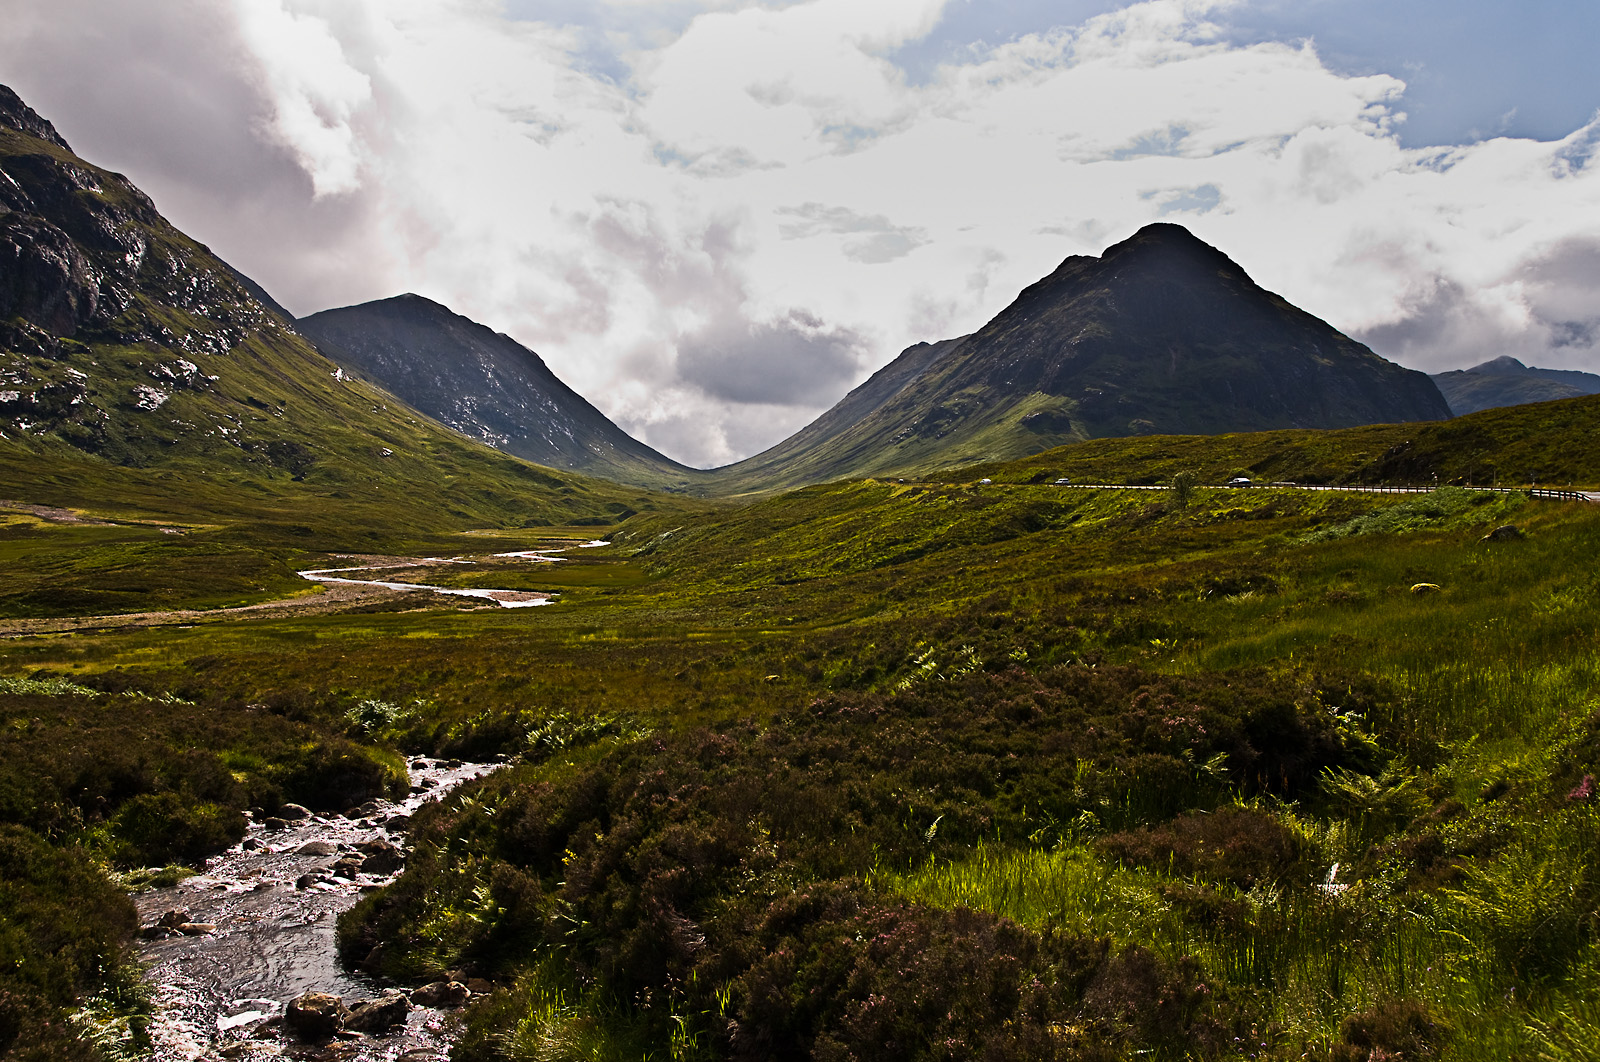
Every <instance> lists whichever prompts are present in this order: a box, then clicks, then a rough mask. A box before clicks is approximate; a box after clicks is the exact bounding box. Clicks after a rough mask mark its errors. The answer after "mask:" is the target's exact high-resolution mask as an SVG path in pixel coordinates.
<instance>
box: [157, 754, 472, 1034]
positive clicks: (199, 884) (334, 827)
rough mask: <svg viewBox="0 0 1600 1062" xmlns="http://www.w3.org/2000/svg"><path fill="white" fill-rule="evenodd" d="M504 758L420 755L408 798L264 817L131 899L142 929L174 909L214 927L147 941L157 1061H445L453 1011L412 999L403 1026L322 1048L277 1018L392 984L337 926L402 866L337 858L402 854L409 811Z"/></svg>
mask: <svg viewBox="0 0 1600 1062" xmlns="http://www.w3.org/2000/svg"><path fill="white" fill-rule="evenodd" d="M496 766H497V765H495V764H474V763H460V762H459V761H453V760H452V761H441V760H413V761H412V771H411V780H412V792H411V794H410V795H409V796H408V797H407V798H406V799H405V800H404V801H402V802H400V803H398V804H394V803H390V802H389V801H386V800H377V801H373V802H371V803H370V804H364V805H362V808H361V810H362V811H363V812H366V814H362V815H361V816H360V817H357V818H347V817H344V816H339V815H331V816H327V817H324V816H320V815H311V816H308V817H306V818H304V819H302V820H299V821H294V822H288V823H284V822H283V820H281V819H271V820H268V819H266V818H265V817H264V816H262V817H260V819H259V821H253V822H252V823H251V824H250V827H249V831H248V832H247V834H246V836H245V838H244V840H243V841H242V842H241V843H240V844H238V845H235V846H234V847H233V848H231V849H229V850H228V851H227V852H225V853H223V854H222V855H220V856H217V857H215V858H214V859H211V860H210V861H209V862H207V864H206V869H205V871H204V872H203V873H201V874H199V875H197V876H195V877H192V878H187V879H185V880H184V881H182V882H180V883H179V884H178V885H177V886H176V887H174V888H168V889H154V890H151V891H149V892H145V893H141V894H138V895H136V896H135V897H134V902H135V904H136V905H137V906H138V909H139V917H140V923H141V924H142V925H145V926H147V927H149V926H154V925H156V924H157V923H159V922H160V921H161V920H162V918H163V916H164V915H168V916H169V917H168V921H169V922H171V921H174V920H175V919H174V918H172V917H171V915H170V914H169V913H171V912H181V919H180V920H181V921H183V922H185V923H190V924H191V927H192V925H193V924H194V923H201V924H205V925H209V926H214V927H215V928H214V929H212V930H210V931H209V932H205V931H200V932H198V933H197V935H192V936H191V935H182V934H178V933H174V935H172V936H169V937H167V938H166V939H161V940H144V941H142V942H141V945H140V950H141V952H142V954H143V957H144V959H145V961H146V962H147V963H148V964H149V968H148V970H147V973H146V979H147V981H148V982H149V984H150V985H151V987H152V988H153V989H154V994H155V1000H156V1012H155V1015H154V1018H153V1019H152V1021H151V1025H150V1035H151V1039H152V1040H153V1041H154V1045H155V1051H154V1057H155V1058H156V1059H159V1060H160V1062H223V1060H238V1059H267V1058H285V1057H287V1058H314V1059H339V1060H341V1062H344V1060H351V1062H436V1060H443V1059H445V1058H446V1057H447V1054H448V1050H449V1043H450V1037H449V1020H448V1014H447V1013H446V1012H443V1011H440V1010H435V1009H432V1008H428V1007H420V1006H419V1007H415V1008H414V1009H413V1010H412V1011H411V1013H410V1015H409V1017H408V1018H407V1021H406V1023H405V1025H403V1026H398V1027H396V1028H394V1029H392V1030H391V1031H389V1032H387V1033H382V1034H374V1035H370V1036H363V1035H361V1034H356V1033H341V1034H339V1038H337V1039H335V1040H334V1041H333V1043H332V1044H329V1045H326V1046H320V1047H319V1046H313V1045H306V1044H296V1043H294V1042H292V1041H290V1040H286V1039H285V1038H284V1037H283V1034H282V1032H281V1030H280V1028H279V1023H278V1022H277V1021H276V1019H277V1018H278V1017H279V1016H280V1015H282V1013H283V1010H284V1004H285V1003H287V1002H288V1001H289V1000H290V999H293V998H294V997H296V996H298V995H300V994H301V993H303V992H307V991H315V992H327V993H330V994H333V995H337V996H342V997H344V999H345V1002H346V1003H351V1002H353V1001H355V1000H359V999H373V998H377V997H378V996H380V995H381V994H382V991H383V988H384V987H385V986H384V985H382V984H380V983H379V982H378V981H376V980H374V979H372V978H368V977H365V976H363V975H361V974H359V973H350V972H348V971H346V970H344V969H343V968H342V967H341V966H340V965H339V961H338V956H337V955H336V954H335V948H334V931H335V923H336V921H337V920H338V917H339V914H340V913H341V912H343V911H345V910H347V909H348V908H350V907H351V906H353V905H354V904H355V902H356V900H357V899H358V898H359V897H360V896H361V894H362V893H363V892H368V891H371V890H374V889H376V888H378V887H380V886H381V885H383V884H384V883H386V882H388V881H390V880H392V879H393V878H394V876H395V874H396V873H397V871H393V870H391V871H390V872H388V873H384V874H369V873H361V872H357V871H356V870H354V869H353V868H351V867H349V866H347V867H345V868H343V869H340V868H337V867H333V868H330V864H332V863H334V861H335V860H337V859H339V858H341V857H345V856H349V855H352V854H358V852H359V849H358V846H360V845H362V844H368V843H370V842H373V841H376V840H379V839H383V840H386V841H389V842H391V843H392V844H394V845H396V846H397V847H400V848H402V849H403V848H404V837H405V835H404V834H403V833H402V832H401V830H402V829H403V827H404V826H405V825H406V823H407V821H408V820H409V816H410V815H411V814H412V813H413V812H415V811H416V810H417V809H418V808H420V807H421V806H422V805H423V804H424V803H426V802H428V801H431V800H437V799H438V798H439V796H440V794H443V793H445V792H448V791H449V790H450V789H451V788H453V787H454V786H457V785H459V784H461V783H462V782H465V781H468V780H470V779H473V778H477V777H480V776H482V775H483V774H486V773H488V772H489V771H491V770H494V769H495V767H496ZM351 814H356V812H352V813H351ZM369 847H370V845H369ZM307 875H310V876H311V878H312V879H320V880H307ZM297 883H298V884H297ZM147 932H150V933H158V932H159V931H158V930H148V931H147Z"/></svg>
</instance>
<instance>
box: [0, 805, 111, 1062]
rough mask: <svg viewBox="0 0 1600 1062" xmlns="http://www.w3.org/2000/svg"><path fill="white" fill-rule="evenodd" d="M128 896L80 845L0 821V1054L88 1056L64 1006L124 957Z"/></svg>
mask: <svg viewBox="0 0 1600 1062" xmlns="http://www.w3.org/2000/svg"><path fill="white" fill-rule="evenodd" d="M136 925H137V918H136V915H135V912H134V909H133V904H132V903H130V902H129V900H128V897H127V896H126V895H125V894H124V893H123V892H122V891H121V890H120V889H118V888H117V887H116V886H114V885H113V884H111V882H109V881H108V880H106V877H105V875H104V874H102V873H101V872H100V871H99V869H98V868H97V867H96V866H95V865H94V863H93V862H91V861H90V860H89V859H88V858H87V857H86V856H85V855H84V854H83V853H82V852H80V851H78V850H76V849H72V848H57V847H55V846H53V845H51V844H49V843H48V842H47V841H45V840H44V839H42V838H40V837H39V836H38V835H36V834H34V833H32V832H30V831H28V830H25V829H22V828H21V827H18V826H4V825H0V1055H3V1056H4V1057H6V1058H8V1059H10V1058H19V1059H24V1058H32V1059H39V1060H46V1059H50V1060H54V1059H62V1060H67V1059H72V1060H76V1059H88V1058H92V1057H93V1055H92V1054H91V1053H90V1052H89V1051H88V1050H87V1049H85V1048H84V1047H83V1046H82V1045H78V1044H76V1042H75V1041H74V1040H73V1039H72V1035H71V1032H70V1026H69V1025H68V1024H67V1022H66V1021H65V1015H64V1010H65V1008H67V1007H70V1006H72V1005H73V1004H74V1003H75V1001H76V1000H78V999H79V998H80V997H82V996H85V995H88V994H90V993H91V992H92V991H93V990H94V989H95V988H97V987H98V986H99V985H101V984H102V983H103V982H104V981H105V980H106V979H107V978H109V977H110V976H111V974H112V973H113V971H114V970H115V969H116V968H117V967H118V966H119V965H120V964H121V963H122V962H123V961H124V960H125V956H126V952H125V948H126V944H127V941H128V940H129V938H130V937H131V935H132V933H133V930H134V928H135V926H136Z"/></svg>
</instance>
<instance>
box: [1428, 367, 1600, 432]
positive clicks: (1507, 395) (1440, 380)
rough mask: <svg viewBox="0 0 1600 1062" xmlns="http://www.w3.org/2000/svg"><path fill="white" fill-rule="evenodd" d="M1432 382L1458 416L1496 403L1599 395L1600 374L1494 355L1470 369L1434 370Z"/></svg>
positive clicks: (1512, 404) (1505, 403) (1488, 407)
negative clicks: (1531, 364)
mask: <svg viewBox="0 0 1600 1062" xmlns="http://www.w3.org/2000/svg"><path fill="white" fill-rule="evenodd" d="M1433 382H1434V383H1435V384H1437V385H1438V387H1439V391H1440V393H1441V394H1443V395H1444V397H1445V401H1447V402H1449V403H1450V410H1451V412H1453V413H1454V414H1455V415H1456V416H1458V417H1460V416H1464V415H1465V414H1468V413H1476V412H1478V411H1479V410H1484V409H1494V408H1497V407H1499V406H1520V405H1526V404H1527V403H1529V402H1550V401H1554V400H1555V399H1558V398H1577V397H1579V396H1580V395H1594V394H1600V376H1596V375H1595V374H1594V373H1590V372H1577V371H1575V370H1572V369H1539V368H1534V367H1532V366H1529V365H1524V364H1522V362H1520V361H1518V360H1517V359H1516V358H1510V357H1500V358H1495V359H1494V360H1492V361H1486V362H1484V363H1483V364H1482V365H1474V366H1473V367H1472V368H1470V369H1458V370H1456V371H1454V372H1441V373H1435V374H1434V376H1433Z"/></svg>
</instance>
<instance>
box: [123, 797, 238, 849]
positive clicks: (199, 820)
mask: <svg viewBox="0 0 1600 1062" xmlns="http://www.w3.org/2000/svg"><path fill="white" fill-rule="evenodd" d="M244 830H245V820H244V816H243V815H241V814H240V813H239V812H238V811H237V810H236V809H233V808H225V807H221V806H219V805H217V804H210V803H196V802H193V801H191V800H189V799H187V798H185V797H182V796H179V795H178V794H177V793H144V794H141V795H139V796H136V797H134V798H133V799H132V800H130V801H128V802H127V803H125V804H123V805H122V807H121V809H120V810H118V812H117V814H116V817H115V818H114V819H112V820H111V835H112V837H113V838H114V841H113V845H112V858H113V859H114V860H115V861H116V862H117V863H119V864H120V865H122V866H128V867H150V866H165V865H167V864H168V863H198V862H202V861H203V860H204V859H205V858H206V857H207V856H209V855H211V854H212V853H213V852H218V851H221V850H222V849H224V848H227V847H228V846H230V845H233V844H236V843H238V841H239V839H240V838H241V837H243V836H244Z"/></svg>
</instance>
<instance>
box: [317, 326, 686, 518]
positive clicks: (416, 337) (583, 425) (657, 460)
mask: <svg viewBox="0 0 1600 1062" xmlns="http://www.w3.org/2000/svg"><path fill="white" fill-rule="evenodd" d="M295 328H296V329H297V330H298V331H299V332H300V334H301V335H304V336H305V337H307V338H308V339H310V340H311V341H312V342H313V343H315V344H316V345H317V346H318V348H320V349H321V350H322V352H323V353H324V354H327V355H328V356H329V357H331V358H333V359H334V360H335V361H337V362H339V363H340V364H341V365H343V366H344V367H345V368H346V369H349V370H351V371H352V372H354V373H357V374H359V375H361V376H364V377H366V378H367V379H370V380H372V381H374V382H376V383H377V384H378V385H379V386H381V387H383V388H385V389H386V390H388V391H390V392H391V393H393V394H395V395H397V396H398V397H399V398H401V399H402V400H404V401H405V402H407V403H409V404H410V405H411V406H413V407H414V408H416V409H419V410H421V411H422V412H423V413H426V414H427V415H428V416H430V417H432V418H434V419H435V420H437V421H439V422H441V423H443V424H447V425H449V426H450V427H452V428H454V429H455V430H456V431H459V432H461V433H462V434H463V435H467V436H470V437H471V438H474V439H478V440H481V441H482V442H484V443H487V444H488V445H490V446H493V447H494V448H495V449H497V450H501V451H503V452H505V453H508V454H515V455H516V456H518V457H521V458H524V459H526V460H528V461H533V462H534V463H536V464H541V465H549V466H551V467H553V468H566V469H572V470H573V471H577V472H582V473H584V474H586V475H591V476H600V477H602V478H605V479H611V480H616V481H618V482H621V483H632V484H636V485H639V486H647V487H655V488H673V489H683V488H684V487H686V486H687V485H688V484H689V483H690V482H691V481H692V480H693V479H695V478H696V477H699V476H702V475H703V473H701V472H700V471H699V470H698V469H692V468H688V467H686V466H684V465H680V464H678V463H677V462H676V461H673V460H672V459H671V458H668V457H665V456H663V455H661V454H659V453H657V452H656V451H655V450H652V449H651V448H650V447H648V446H646V445H645V444H644V443H642V442H639V441H638V440H637V439H635V438H633V437H632V436H631V435H629V434H628V433H627V432H625V431H623V430H622V429H621V428H619V427H617V426H616V425H615V424H613V423H611V421H610V420H608V419H607V418H606V416H605V414H603V413H601V412H600V411H599V410H598V409H596V408H595V407H594V406H593V405H591V404H590V403H589V402H588V401H587V400H586V399H584V398H583V396H581V395H579V394H578V393H577V392H576V391H574V390H573V389H572V388H570V387H568V386H567V385H566V384H564V383H562V382H561V381H560V380H558V379H557V378H556V376H555V374H554V373H552V372H551V371H550V370H549V368H548V367H546V365H545V363H544V360H543V359H541V358H540V357H539V355H537V354H535V353H534V352H533V351H531V350H529V349H528V348H527V347H525V346H523V345H522V344H521V343H518V342H517V341H516V340H514V339H512V338H511V337H510V336H506V335H502V334H500V333H498V332H494V331H492V330H490V329H488V328H486V327H484V326H483V325H481V324H478V323H477V322H475V321H470V320H468V319H467V318H465V317H462V316H460V315H459V314H456V313H452V312H451V311H450V310H448V309H447V308H445V307H443V306H441V305H439V304H438V303H436V302H433V301H431V300H428V299H424V298H422V297H421V296H419V295H401V296H399V297H397V298H392V299H382V300H379V301H377V302H368V303H363V304H361V305H359V306H346V307H344V308H342V309H336V310H324V311H323V312H321V313H317V314H312V315H311V316H310V317H304V318H301V319H300V320H299V321H297V322H296V323H295Z"/></svg>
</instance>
